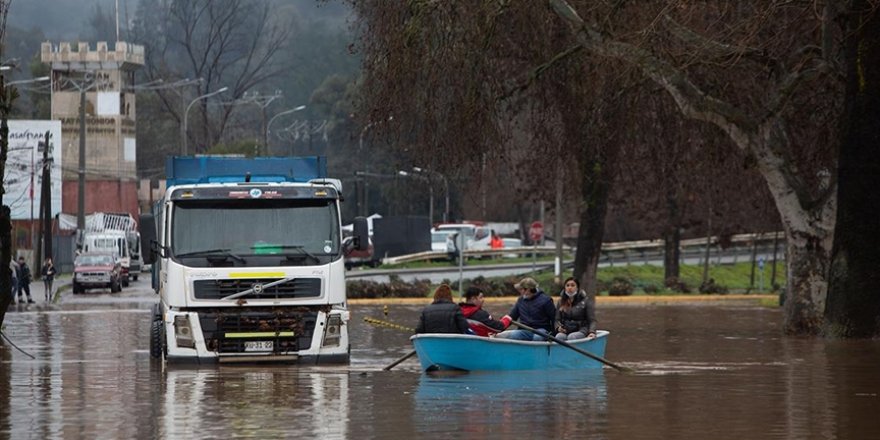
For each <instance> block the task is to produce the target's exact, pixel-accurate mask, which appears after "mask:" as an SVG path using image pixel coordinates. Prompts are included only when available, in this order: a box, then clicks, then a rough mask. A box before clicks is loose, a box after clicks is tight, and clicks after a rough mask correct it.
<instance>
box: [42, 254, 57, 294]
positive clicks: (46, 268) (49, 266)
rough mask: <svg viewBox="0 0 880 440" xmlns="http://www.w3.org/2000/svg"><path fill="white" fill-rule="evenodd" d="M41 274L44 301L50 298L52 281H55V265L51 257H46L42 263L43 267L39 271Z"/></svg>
mask: <svg viewBox="0 0 880 440" xmlns="http://www.w3.org/2000/svg"><path fill="white" fill-rule="evenodd" d="M40 273H41V274H42V275H43V287H45V290H46V302H49V301H51V300H52V283H53V282H55V265H54V264H53V263H52V257H46V262H45V263H43V269H42V270H41V271H40Z"/></svg>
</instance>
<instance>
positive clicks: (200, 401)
mask: <svg viewBox="0 0 880 440" xmlns="http://www.w3.org/2000/svg"><path fill="white" fill-rule="evenodd" d="M164 385H165V386H164V389H163V391H162V408H163V409H162V411H161V412H160V414H159V416H160V420H161V427H160V428H159V432H158V434H159V436H160V437H163V438H194V437H200V438H224V437H225V438H229V437H238V438H241V437H258V438H280V437H285V436H291V435H296V436H304V437H317V438H344V437H345V434H346V432H347V431H348V425H347V422H348V418H349V417H348V412H349V396H348V373H347V372H339V373H333V372H321V371H309V370H306V371H299V370H296V369H291V368H274V369H273V368H265V367H261V368H255V367H253V366H241V367H231V368H228V367H222V368H214V369H196V370H180V369H175V370H169V371H167V372H166V374H165V380H164Z"/></svg>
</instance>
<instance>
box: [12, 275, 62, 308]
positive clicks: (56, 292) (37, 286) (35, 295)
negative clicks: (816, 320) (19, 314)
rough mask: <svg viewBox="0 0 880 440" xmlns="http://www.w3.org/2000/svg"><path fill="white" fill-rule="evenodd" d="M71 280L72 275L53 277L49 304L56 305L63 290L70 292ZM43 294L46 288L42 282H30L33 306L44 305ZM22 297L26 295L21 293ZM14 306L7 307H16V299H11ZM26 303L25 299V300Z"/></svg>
mask: <svg viewBox="0 0 880 440" xmlns="http://www.w3.org/2000/svg"><path fill="white" fill-rule="evenodd" d="M72 280H73V276H72V274H61V275H59V276H57V277H55V281H54V282H53V283H52V297H51V298H49V302H50V303H53V304H55V303H57V302H58V300H59V299H61V292H62V291H65V290H70V284H71V282H72ZM45 293H46V286H45V284H43V280H34V281H32V282H31V299H33V300H34V303H35V304H45V303H46V301H45V298H46V296H45ZM22 297H24V298H27V295H26V294H25V293H24V292H22ZM13 300H14V301H15V304H10V305H9V307H10V308H11V307H14V306H18V305H19V304H22V303H19V302H18V297H15V298H13ZM25 301H27V299H25Z"/></svg>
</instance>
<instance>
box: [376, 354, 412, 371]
mask: <svg viewBox="0 0 880 440" xmlns="http://www.w3.org/2000/svg"><path fill="white" fill-rule="evenodd" d="M415 354H416V351H415V350H413V351H411V352H409V353H407V354H405V355H404V356H402V357H401V358H400V359H398V360H396V361H394V362H392V363H390V364H388V366H387V367H385V368H383V369H382V370H383V371H388V370H390V369H392V368H394V367H396V366H397V364H399V363H401V362H403V361H405V360H407V359H409V358H411V357H413V356H414V355H415Z"/></svg>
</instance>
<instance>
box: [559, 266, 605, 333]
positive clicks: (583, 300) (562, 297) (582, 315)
mask: <svg viewBox="0 0 880 440" xmlns="http://www.w3.org/2000/svg"><path fill="white" fill-rule="evenodd" d="M595 336H596V305H595V300H593V299H591V298H590V297H589V296H588V295H587V293H586V292H584V291H583V290H581V283H580V282H579V281H578V280H576V279H575V278H574V277H568V278H566V279H565V281H564V282H563V283H562V292H559V301H558V302H557V303H556V337H557V338H559V339H582V338H586V337H591V338H592V337H595Z"/></svg>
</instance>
